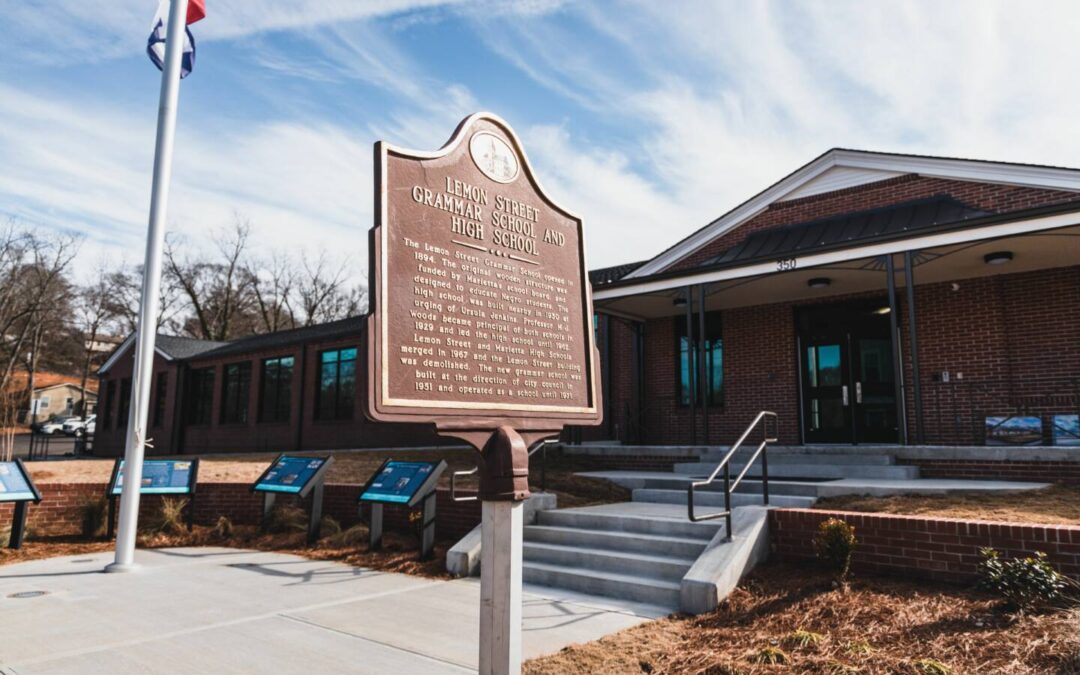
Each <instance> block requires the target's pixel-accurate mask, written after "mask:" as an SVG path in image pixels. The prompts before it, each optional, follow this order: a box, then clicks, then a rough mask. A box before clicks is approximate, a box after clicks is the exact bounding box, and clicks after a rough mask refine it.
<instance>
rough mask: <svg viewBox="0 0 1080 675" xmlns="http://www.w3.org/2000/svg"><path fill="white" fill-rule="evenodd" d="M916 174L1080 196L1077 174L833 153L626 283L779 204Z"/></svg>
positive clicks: (857, 152)
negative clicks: (1063, 192) (1043, 189)
mask: <svg viewBox="0 0 1080 675" xmlns="http://www.w3.org/2000/svg"><path fill="white" fill-rule="evenodd" d="M912 173H913V174H919V175H921V176H927V177H934V178H947V179H952V180H967V181H976V182H983V183H998V184H1005V185H1020V186H1025V187H1038V188H1048V189H1054V190H1071V191H1076V192H1080V170H1078V169H1067V168H1062V167H1054V166H1041V165H1036V164H1019V163H1010V162H992V161H986V160H974V159H958V158H951V157H932V156H927V155H905V154H896V153H888V152H869V151H866V150H851V149H847V148H833V149H832V150H829V151H827V152H825V153H824V154H822V155H820V156H818V157H817V158H815V159H814V160H812V161H811V162H809V163H808V164H805V165H803V166H801V167H799V168H798V169H796V170H795V171H793V172H792V173H790V174H788V175H787V176H785V177H784V178H781V179H780V180H779V181H777V182H776V183H773V184H772V185H770V186H769V187H767V188H765V189H764V190H762V191H761V192H759V193H758V194H756V195H754V196H753V197H751V198H750V199H748V200H746V201H745V202H743V203H742V204H739V205H738V206H736V207H735V208H733V209H732V210H730V211H728V212H727V213H725V214H724V215H722V216H720V217H719V218H717V219H716V220H714V221H712V222H710V223H709V224H708V225H706V226H704V227H702V228H701V229H699V230H697V231H696V232H694V233H693V234H691V235H689V236H688V237H685V238H684V239H682V240H681V241H679V242H677V243H676V244H674V245H673V246H671V247H669V248H668V249H666V250H664V251H662V252H661V253H660V254H658V255H657V256H656V257H654V258H652V259H651V260H649V261H648V262H646V263H645V264H643V265H641V266H640V267H638V268H637V269H635V270H634V271H632V272H630V273H629V274H627V275H626V277H625V278H627V279H631V278H635V277H645V276H649V275H651V274H655V273H656V272H659V271H662V270H664V269H666V268H668V267H670V266H671V265H672V264H674V263H676V262H678V261H679V260H681V259H682V258H685V257H686V256H688V255H690V254H691V253H693V252H694V251H696V250H698V249H699V248H701V247H702V246H704V245H706V244H707V243H709V242H710V241H713V240H714V239H716V238H717V237H719V236H721V235H723V234H725V233H727V232H729V231H731V230H732V229H734V228H736V227H738V226H739V225H741V224H742V223H744V222H746V221H748V220H750V219H751V218H753V217H755V216H757V215H758V214H760V213H761V212H762V211H764V210H765V209H767V208H768V207H769V205H771V204H773V203H775V202H781V201H786V200H791V199H798V198H801V197H808V196H811V195H814V194H821V193H823V192H831V191H833V190H840V189H843V188H848V187H856V186H858V185H865V184H867V183H874V182H877V181H880V180H885V179H887V178H893V177H896V176H900V175H904V174H912Z"/></svg>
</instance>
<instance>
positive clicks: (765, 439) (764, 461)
mask: <svg viewBox="0 0 1080 675" xmlns="http://www.w3.org/2000/svg"><path fill="white" fill-rule="evenodd" d="M767 419H772V421H773V433H774V434H775V433H777V428H778V418H777V415H776V413H774V412H771V411H769V410H762V411H761V412H759V413H758V415H757V417H755V418H754V421H753V422H751V423H750V425H749V426H748V427H746V431H744V432H743V433H742V436H739V440H737V441H735V444H734V445H732V446H731V448H730V449H729V450H728V451H727V454H726V455H724V458H723V459H722V460H720V463H719V464H717V465H716V468H715V469H713V472H712V473H711V474H709V477H708V478H707V479H706V480H703V481H697V482H694V483H690V485H689V486H688V487H687V489H686V509H687V515H688V516H689V518H690V521H691V522H694V523H697V522H701V521H703V520H715V519H717V518H724V519H725V521H726V525H727V539H728V540H730V539H731V493H732V492H734V491H735V488H737V487H739V483H741V482H742V479H743V478H745V477H746V472H747V471H749V470H750V467H751V466H752V465H753V464H754V462H756V461H757V458H758V457H759V456H760V457H761V492H762V497H763V498H764V500H765V505H766V506H768V504H769V453H768V450H767V448H768V446H769V443H776V442H777V440H778V439H777V437H776V436H775V435H772V436H770V435H769V425H768V423H767V422H766V423H765V424H762V432H763V433H762V440H761V443H760V444H759V445H758V446H757V449H755V450H754V454H753V455H751V457H750V459H748V460H747V462H746V465H745V466H744V467H743V470H742V471H740V472H739V475H738V477H736V478H735V482H734V483H732V482H731V459H732V457H734V456H735V453H736V452H738V451H739V448H741V447H742V444H743V443H744V442H745V441H746V439H747V438H748V437H749V436H750V433H751V432H752V431H754V429H755V428H757V425H758V424H759V423H761V422H762V421H763V420H767ZM721 471H723V472H724V510H723V511H717V512H716V513H709V514H705V515H703V516H698V515H696V514H695V513H694V490H695V489H697V488H702V487H706V486H708V485H710V484H712V482H713V481H714V480H716V477H717V475H719V474H720V472H721Z"/></svg>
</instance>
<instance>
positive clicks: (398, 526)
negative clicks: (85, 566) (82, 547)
mask: <svg viewBox="0 0 1080 675" xmlns="http://www.w3.org/2000/svg"><path fill="white" fill-rule="evenodd" d="M105 488H106V486H105V484H104V483H44V484H41V485H38V489H39V490H40V491H41V496H42V501H41V503H40V504H36V505H35V504H31V505H30V511H29V513H28V514H27V525H28V529H30V530H31V533H32V534H34V535H36V536H59V535H77V534H80V533H81V531H82V509H81V507H82V505H83V504H85V503H86V502H88V501H92V500H96V499H100V498H101V497H102V496H103V495H104V494H105ZM360 488H361V486H360V485H350V484H332V485H327V486H326V488H325V492H324V495H323V514H324V515H328V516H331V517H332V518H334V519H335V520H337V521H338V522H339V523H341V525H342V526H343V527H349V526H351V525H355V524H356V523H357V522H359V521H360V516H359V505H358V502H357V497H358V496H359V494H360ZM435 498H436V504H435V517H436V521H435V533H436V536H437V537H438V538H446V539H456V538H460V537H461V536H463V535H465V534H466V533H468V532H469V531H470V530H471V529H472V528H474V527H475V526H476V525H478V524H479V523H480V502H455V501H453V500H452V499H450V491H449V490H448V489H443V488H440V489H439V490H437V491H436V495H435ZM161 499H162V497H160V496H157V495H144V496H143V497H142V499H140V500H139V513H140V517H142V518H146V517H148V516H150V515H151V514H153V513H154V511H155V510H156V509H157V508H158V505H159V504H160V502H161ZM277 502H278V503H297V499H296V498H295V497H291V496H288V495H278V497H277ZM309 504H310V497H309V498H308V500H306V503H304V504H303V506H304V507H305V508H307V507H308V506H309ZM262 505H263V495H262V494H257V493H253V492H251V488H250V486H249V485H247V484H243V483H201V484H200V485H199V488H198V492H197V494H196V497H195V522H196V523H198V524H200V525H213V524H214V523H216V522H217V520H218V518H219V517H220V516H223V515H224V516H227V517H228V518H229V519H230V520H231V521H232V522H233V524H236V525H257V524H258V523H259V521H260V520H261V518H262ZM13 508H14V507H13V505H12V504H0V523H3V524H6V523H10V522H11V517H12V511H13ZM369 513H370V512H369V511H367V510H366V509H365V512H364V520H365V522H366V520H367V518H368V516H369ZM408 514H409V509H407V508H405V507H401V506H396V505H388V506H387V507H386V509H385V510H384V526H385V528H386V529H388V530H395V531H399V532H410V531H412V528H413V527H414V526H413V525H410V524H409V521H408V517H409V516H408Z"/></svg>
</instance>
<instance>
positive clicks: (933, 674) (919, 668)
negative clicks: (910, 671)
mask: <svg viewBox="0 0 1080 675" xmlns="http://www.w3.org/2000/svg"><path fill="white" fill-rule="evenodd" d="M911 665H912V666H913V667H914V668H915V672H916V673H920V674H923V673H925V675H952V672H953V669H952V667H950V666H947V665H945V664H944V663H942V662H941V661H938V660H937V659H916V660H914V661H912V662H911Z"/></svg>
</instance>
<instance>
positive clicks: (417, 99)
mask: <svg viewBox="0 0 1080 675" xmlns="http://www.w3.org/2000/svg"><path fill="white" fill-rule="evenodd" d="M0 2H2V6H3V7H4V9H3V14H2V15H3V17H4V21H3V22H2V23H0V44H3V45H5V50H4V58H3V59H2V60H0V217H3V216H11V217H14V218H16V219H18V220H19V221H22V222H24V223H26V224H28V225H31V226H34V227H42V228H58V229H69V230H75V231H78V232H82V233H85V234H86V238H87V241H86V243H85V245H84V252H85V253H86V255H85V256H83V261H82V262H81V263H80V264H81V269H82V271H83V273H87V271H88V270H90V269H92V268H93V265H94V264H96V261H97V260H101V259H102V258H107V259H109V260H111V261H115V260H125V261H127V262H128V263H137V262H139V261H140V260H141V257H142V247H143V242H144V236H145V227H146V218H147V210H148V204H149V189H150V167H151V163H152V156H153V140H154V124H155V119H156V108H157V97H158V86H159V77H158V72H157V70H156V69H155V68H154V67H153V66H152V65H151V64H150V62H149V60H148V59H147V58H146V56H145V51H144V50H145V43H146V37H147V35H148V33H149V22H150V19H151V18H152V16H153V13H154V9H155V8H156V5H157V3H156V0H110V2H105V0H97V1H94V0H48V2H45V1H44V0H29V1H23V0H0ZM207 5H208V7H207V13H208V17H207V19H205V20H204V21H202V22H200V23H198V24H196V25H195V26H194V27H193V32H194V33H195V36H196V40H197V42H198V61H197V65H196V69H195V72H194V74H193V75H192V76H191V77H189V78H188V79H186V80H184V82H183V85H182V91H181V101H180V115H179V120H180V121H179V125H178V131H177V151H176V162H175V165H174V173H173V179H174V182H173V191H172V197H171V202H170V210H169V224H170V229H171V230H172V231H176V232H181V233H184V234H185V235H186V236H187V238H188V240H189V241H190V242H191V245H193V246H206V245H207V243H208V241H209V237H210V235H212V233H213V232H215V231H217V230H220V229H222V228H224V227H227V226H228V225H229V224H230V223H231V222H232V220H233V218H234V214H237V213H239V214H242V215H243V216H244V217H246V218H248V219H250V221H251V222H252V225H253V230H254V234H255V237H254V238H255V240H256V245H257V246H259V247H261V248H263V249H266V250H269V249H272V248H289V249H291V250H297V249H300V248H306V249H308V250H310V251H312V252H315V251H317V250H318V249H319V248H325V249H327V250H329V251H331V252H332V254H333V255H335V256H340V257H343V258H344V257H348V258H349V259H351V260H352V261H353V264H354V268H355V269H356V276H357V277H360V276H362V275H363V271H362V263H363V261H365V260H366V252H365V246H366V231H367V229H368V228H369V227H370V225H371V196H372V175H371V163H372V159H371V152H372V144H373V142H374V141H376V140H378V139H385V140H389V141H391V142H393V143H396V144H399V145H405V146H409V147H414V148H417V149H434V148H437V147H438V146H440V145H441V144H442V143H443V142H444V141H445V140H446V138H447V137H448V135H449V134H450V132H451V131H452V130H453V128H454V126H455V125H456V123H457V122H458V121H459V120H460V119H461V118H462V117H464V116H466V115H467V114H469V113H471V112H475V111H477V110H490V111H493V112H496V113H498V114H499V115H501V116H502V117H504V118H505V119H507V120H508V121H509V122H510V123H511V124H512V125H513V126H514V127H515V129H516V130H517V131H518V133H519V135H521V136H522V138H523V140H524V142H525V146H526V149H527V151H528V152H529V154H530V158H531V159H532V161H533V163H534V164H535V165H536V168H537V170H538V172H539V174H540V176H541V179H542V180H543V182H544V184H545V187H546V188H547V190H548V191H549V192H550V193H551V194H552V196H553V197H554V198H555V199H557V200H558V201H559V202H560V203H563V204H565V205H566V206H567V207H569V208H571V209H572V210H575V211H576V212H578V213H580V214H581V215H582V216H583V217H584V219H585V223H586V227H587V236H588V238H589V249H590V264H591V265H592V266H593V267H599V266H606V265H612V264H617V263H621V262H628V261H631V260H638V259H642V258H647V257H650V256H651V255H653V254H655V253H657V252H659V251H660V250H662V249H664V248H666V247H667V246H669V245H671V244H672V243H674V242H675V241H677V240H678V239H680V238H681V237H683V236H685V235H687V234H689V233H690V232H692V231H694V230H696V229H697V228H699V227H701V226H702V225H704V224H705V223H706V222H708V221H709V220H711V219H712V218H714V217H716V216H718V215H720V214H721V213H723V212H724V211H726V210H728V209H729V208H731V207H733V206H735V205H736V204H738V203H739V202H741V201H743V200H744V199H746V198H748V197H750V196H752V195H753V194H754V193H756V192H758V191H760V190H761V189H763V188H765V187H766V186H768V185H769V184H771V183H772V182H774V181H775V180H777V179H779V178H780V177H782V176H784V175H786V174H787V173H789V172H790V171H792V170H794V169H795V168H797V167H798V166H800V165H802V164H804V163H805V162H807V161H809V160H810V159H812V158H814V157H815V156H817V155H818V154H820V153H821V152H823V151H825V150H827V149H828V148H830V147H834V146H842V147H855V148H865V149H872V150H885V151H894V152H915V153H923V154H940V155H950V156H962V157H973V158H981V159H1000V160H1008V161H1021V162H1034V163H1045V164H1054V165H1062V166H1080V125H1078V124H1077V122H1076V117H1077V113H1076V111H1077V110H1078V109H1080V90H1078V89H1077V87H1075V86H1074V84H1075V82H1074V81H1075V72H1074V71H1075V64H1076V63H1078V62H1080V41H1078V40H1077V39H1076V36H1077V35H1080V11H1077V8H1076V6H1075V4H1074V3H1065V2H1061V3H1051V2H1042V3H1023V4H1021V3H995V2H990V1H979V2H949V3H940V2H917V1H915V0H910V1H906V2H887V1H882V2H874V3H867V2H846V1H841V0H829V1H827V2H826V1H825V0H821V1H819V2H794V1H792V2H776V3H768V2H760V3H758V2H720V1H709V2H692V1H689V0H687V1H683V0H671V1H663V2H661V1H657V0H651V1H641V2H629V1H628V2H617V1H616V0H596V1H594V2H589V1H587V0H581V1H577V2H571V1H565V2H562V1H560V0H524V1H521V2H510V1H506V2H499V1H494V0H492V1H487V0H483V1H476V2H440V1H438V0H426V1H415V0H371V1H364V0H288V1H286V0H233V1H231V2H225V1H224V0H207Z"/></svg>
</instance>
